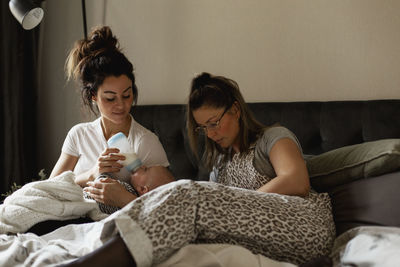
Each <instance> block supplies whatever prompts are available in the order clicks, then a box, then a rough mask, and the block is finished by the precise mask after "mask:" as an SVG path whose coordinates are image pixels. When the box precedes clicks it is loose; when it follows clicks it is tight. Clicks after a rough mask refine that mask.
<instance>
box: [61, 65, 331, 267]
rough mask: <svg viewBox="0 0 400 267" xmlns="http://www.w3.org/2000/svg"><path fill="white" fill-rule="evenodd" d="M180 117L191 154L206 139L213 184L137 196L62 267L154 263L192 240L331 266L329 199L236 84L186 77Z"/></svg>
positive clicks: (296, 146)
mask: <svg viewBox="0 0 400 267" xmlns="http://www.w3.org/2000/svg"><path fill="white" fill-rule="evenodd" d="M187 123H188V124H187V128H188V135H189V137H190V139H191V140H190V141H191V145H192V148H193V150H194V152H196V154H197V152H198V150H197V148H196V146H195V145H196V144H198V139H199V138H203V139H204V140H205V145H206V147H205V149H204V152H203V159H204V160H205V163H206V165H207V166H208V167H209V170H212V171H211V175H210V180H211V181H213V182H199V181H190V180H179V181H176V182H173V183H168V184H167V185H163V186H160V187H158V188H156V189H154V190H152V191H151V192H149V193H146V194H144V195H143V196H141V197H140V198H138V199H137V200H135V201H132V202H131V203H129V204H128V205H127V206H126V207H125V208H124V209H122V210H120V211H119V212H118V213H115V214H114V217H112V218H110V217H109V218H107V219H106V221H107V222H106V223H105V224H104V225H106V227H104V228H103V231H102V235H101V238H100V239H101V240H108V241H107V242H105V243H104V244H103V245H102V246H100V247H98V248H97V249H96V250H94V251H93V252H91V253H89V254H87V255H85V256H84V257H81V258H80V259H78V260H76V261H74V262H72V263H71V264H69V265H68V266H109V265H110V264H114V260H115V259H118V261H119V262H118V266H135V265H134V264H135V263H136V265H137V266H154V265H156V264H158V263H160V262H162V261H164V260H166V259H167V258H168V257H170V256H171V255H172V254H173V253H175V252H176V251H177V250H178V249H180V248H182V247H183V246H186V245H187V244H190V243H221V244H232V245H241V246H243V247H245V248H247V249H249V250H250V251H252V252H253V253H254V254H261V255H264V256H266V257H269V258H271V259H273V260H277V261H283V262H289V263H292V264H296V266H298V265H300V266H330V265H331V261H330V259H329V257H327V255H329V253H330V251H331V247H332V244H333V241H334V238H335V225H334V223H333V217H332V212H331V203H330V199H329V195H328V194H327V193H317V192H315V191H313V190H312V189H311V188H310V181H309V176H308V172H307V168H306V165H305V161H304V159H303V155H302V151H301V146H300V143H299V141H298V140H297V138H296V136H295V135H294V134H293V133H292V132H291V131H289V130H288V129H287V128H284V127H281V126H276V127H274V126H270V127H267V126H264V125H262V124H261V123H260V122H258V121H257V120H256V119H255V118H254V117H253V115H252V113H251V112H250V109H249V107H248V105H247V104H246V103H245V101H244V99H243V97H242V95H241V93H240V91H239V86H238V84H237V83H236V82H235V81H233V80H231V79H228V78H226V77H222V76H214V75H211V74H209V73H202V74H201V75H199V76H197V77H195V78H194V79H193V81H192V86H191V89H190V94H189V101H188V105H187ZM139 175H141V173H139V172H137V173H135V176H139ZM133 178H134V179H140V177H133ZM117 231H118V234H115V233H116V232H117Z"/></svg>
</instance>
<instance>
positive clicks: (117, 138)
mask: <svg viewBox="0 0 400 267" xmlns="http://www.w3.org/2000/svg"><path fill="white" fill-rule="evenodd" d="M107 144H108V146H109V147H116V148H118V149H119V151H120V152H121V153H122V152H128V151H129V148H130V145H129V142H128V138H127V137H126V136H125V134H124V133H122V132H119V133H116V134H114V135H113V136H111V137H110V139H108V141H107Z"/></svg>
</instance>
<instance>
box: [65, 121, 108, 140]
mask: <svg viewBox="0 0 400 267" xmlns="http://www.w3.org/2000/svg"><path fill="white" fill-rule="evenodd" d="M99 120H100V119H96V120H94V121H90V122H80V123H78V124H75V125H74V126H72V128H71V129H70V130H69V132H68V134H69V135H79V136H80V135H83V134H85V135H87V134H90V133H96V132H97V131H98V129H99V127H100V121H99Z"/></svg>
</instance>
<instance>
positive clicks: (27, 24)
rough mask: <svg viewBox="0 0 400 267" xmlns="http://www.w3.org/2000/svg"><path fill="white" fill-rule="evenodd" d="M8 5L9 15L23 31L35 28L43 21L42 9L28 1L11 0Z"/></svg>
mask: <svg viewBox="0 0 400 267" xmlns="http://www.w3.org/2000/svg"><path fill="white" fill-rule="evenodd" d="M8 4H9V7H10V10H11V13H12V14H13V15H14V17H15V18H16V19H17V20H18V22H19V23H20V24H21V25H22V28H24V29H25V30H30V29H33V28H35V27H36V26H37V25H38V24H39V23H40V22H41V21H42V19H43V14H44V12H43V9H42V8H40V7H37V6H35V5H34V4H33V3H32V2H31V1H30V0H11V1H10V2H9V3H8Z"/></svg>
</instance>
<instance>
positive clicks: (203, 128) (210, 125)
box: [195, 106, 231, 135]
mask: <svg viewBox="0 0 400 267" xmlns="http://www.w3.org/2000/svg"><path fill="white" fill-rule="evenodd" d="M230 108H231V106H228V107H226V108H225V110H224V112H223V113H222V114H221V116H220V117H219V119H218V120H217V121H215V122H209V123H207V124H206V125H205V126H197V127H196V129H195V131H196V132H197V133H199V134H204V135H206V134H207V132H208V131H209V130H213V131H214V130H218V129H219V127H220V125H219V123H220V122H221V120H222V118H223V117H224V115H225V113H226V112H227V111H228V110H229V109H230Z"/></svg>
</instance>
